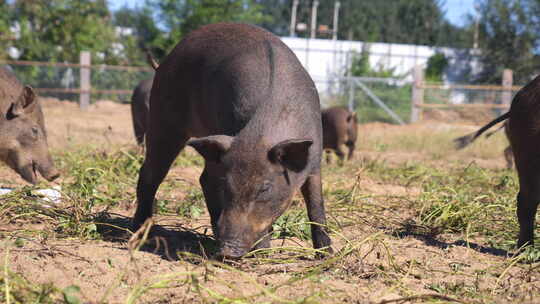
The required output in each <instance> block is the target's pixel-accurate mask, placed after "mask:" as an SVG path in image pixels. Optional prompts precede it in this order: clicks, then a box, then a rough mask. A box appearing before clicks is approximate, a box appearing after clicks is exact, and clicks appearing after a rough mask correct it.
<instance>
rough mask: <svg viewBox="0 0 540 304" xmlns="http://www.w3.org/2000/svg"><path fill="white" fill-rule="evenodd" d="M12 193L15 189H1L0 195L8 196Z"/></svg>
mask: <svg viewBox="0 0 540 304" xmlns="http://www.w3.org/2000/svg"><path fill="white" fill-rule="evenodd" d="M11 191H13V189H9V188H0V195H4V194H8V193H10V192H11Z"/></svg>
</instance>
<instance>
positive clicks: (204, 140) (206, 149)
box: [186, 135, 234, 163]
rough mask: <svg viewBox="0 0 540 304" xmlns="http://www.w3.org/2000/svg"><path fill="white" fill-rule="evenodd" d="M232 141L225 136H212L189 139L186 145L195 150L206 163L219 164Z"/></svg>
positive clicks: (231, 138) (229, 137)
mask: <svg viewBox="0 0 540 304" xmlns="http://www.w3.org/2000/svg"><path fill="white" fill-rule="evenodd" d="M233 139H234V137H231V136H227V135H214V136H207V137H201V138H195V139H190V140H188V142H187V143H186V144H187V145H188V146H191V147H193V148H194V149H195V150H197V152H199V154H200V155H201V156H202V157H204V159H205V160H206V161H211V162H216V163H219V162H220V160H221V156H223V154H224V153H225V152H227V150H229V148H230V147H231V143H232V141H233Z"/></svg>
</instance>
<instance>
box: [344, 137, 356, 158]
mask: <svg viewBox="0 0 540 304" xmlns="http://www.w3.org/2000/svg"><path fill="white" fill-rule="evenodd" d="M345 145H346V146H347V148H349V155H348V156H347V159H348V160H351V159H352V158H353V154H354V148H355V144H354V142H352V141H348V142H346V143H345Z"/></svg>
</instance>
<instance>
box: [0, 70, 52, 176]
mask: <svg viewBox="0 0 540 304" xmlns="http://www.w3.org/2000/svg"><path fill="white" fill-rule="evenodd" d="M0 160H2V161H3V162H4V163H6V164H7V165H8V166H9V167H10V168H11V169H13V170H15V171H16V172H17V173H18V174H19V175H20V176H21V177H22V178H24V179H25V180H26V181H27V182H29V183H32V184H35V183H37V180H38V178H37V172H39V173H40V174H41V176H43V177H44V178H45V179H47V180H49V181H52V180H54V179H55V178H57V177H58V176H59V174H58V171H57V170H56V168H55V166H54V164H53V161H52V159H51V156H50V155H49V149H48V145H47V133H46V131H45V122H44V118H43V113H42V111H41V105H40V103H39V100H38V98H37V96H36V94H35V93H34V91H33V90H32V88H31V87H29V86H25V87H23V86H22V85H21V83H20V82H19V81H18V80H17V78H16V77H15V76H14V75H13V73H11V72H10V71H8V70H7V69H6V68H0Z"/></svg>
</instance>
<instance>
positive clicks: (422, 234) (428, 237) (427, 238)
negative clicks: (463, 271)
mask: <svg viewBox="0 0 540 304" xmlns="http://www.w3.org/2000/svg"><path fill="white" fill-rule="evenodd" d="M391 234H392V235H394V236H397V237H399V238H405V237H413V238H415V239H417V240H420V241H422V242H424V244H426V245H428V246H433V247H438V248H440V249H447V248H449V247H453V246H461V247H467V248H471V249H473V250H476V251H478V252H480V253H486V254H491V255H494V256H501V257H511V256H513V254H512V253H511V252H509V251H506V250H503V249H499V248H493V247H486V246H482V245H479V244H476V243H472V242H467V241H464V240H457V241H454V242H443V241H440V240H438V239H436V236H437V235H438V234H439V233H438V232H437V231H432V230H428V229H426V227H421V226H417V225H414V224H411V223H404V224H402V227H401V228H400V229H396V230H392V231H391Z"/></svg>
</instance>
